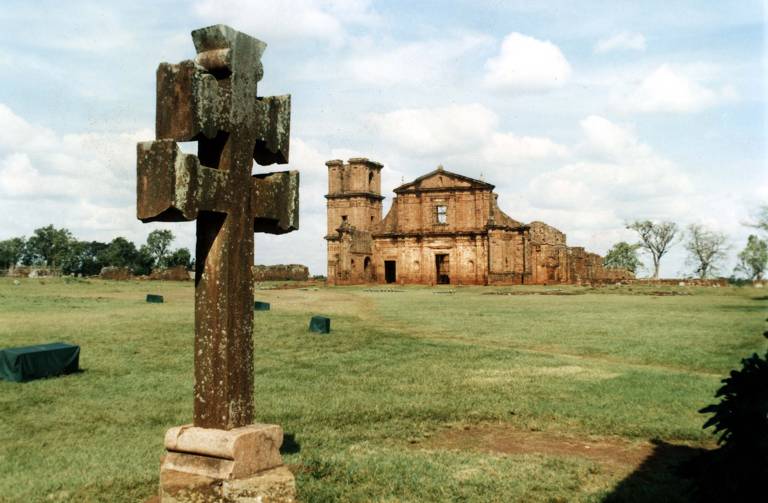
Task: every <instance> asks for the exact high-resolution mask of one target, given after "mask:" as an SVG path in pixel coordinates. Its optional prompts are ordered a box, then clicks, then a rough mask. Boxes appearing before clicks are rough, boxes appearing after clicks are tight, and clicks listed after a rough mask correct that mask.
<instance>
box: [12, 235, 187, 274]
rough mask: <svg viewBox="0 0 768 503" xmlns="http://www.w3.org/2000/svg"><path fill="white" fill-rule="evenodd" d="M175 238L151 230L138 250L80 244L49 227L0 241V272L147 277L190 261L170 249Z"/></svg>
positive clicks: (118, 241)
mask: <svg viewBox="0 0 768 503" xmlns="http://www.w3.org/2000/svg"><path fill="white" fill-rule="evenodd" d="M174 239H175V236H174V235H173V233H172V232H171V231H170V230H154V231H152V232H150V233H149V235H148V236H147V241H146V243H144V244H143V245H141V246H139V247H138V248H137V247H136V245H135V244H134V243H132V242H131V241H129V240H128V239H126V238H124V237H116V238H115V239H113V240H112V241H110V242H109V243H103V242H101V241H80V240H78V239H76V238H75V237H74V236H73V234H72V233H71V232H70V231H69V230H68V229H65V228H61V229H57V228H56V227H54V226H53V225H48V226H46V227H40V228H39V229H35V231H34V232H33V233H32V235H31V236H30V237H29V238H26V237H24V236H22V237H15V238H11V239H6V240H4V241H0V269H8V268H11V267H14V266H18V265H26V266H47V267H51V268H54V269H61V272H62V273H64V274H81V275H83V276H94V275H97V274H99V273H100V272H101V269H102V267H107V266H113V267H126V268H128V269H130V270H131V271H132V272H133V273H134V274H139V275H142V274H149V273H150V272H152V270H153V269H156V268H158V267H172V266H178V265H181V266H184V267H186V268H187V269H191V268H192V267H193V266H194V259H193V258H192V255H191V254H190V252H189V250H188V249H187V248H177V249H175V250H172V249H171V245H172V243H173V241H174Z"/></svg>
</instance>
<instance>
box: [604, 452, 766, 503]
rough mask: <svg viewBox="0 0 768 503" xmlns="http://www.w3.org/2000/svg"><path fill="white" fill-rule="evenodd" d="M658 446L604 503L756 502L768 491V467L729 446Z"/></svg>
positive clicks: (620, 483)
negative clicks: (707, 447)
mask: <svg viewBox="0 0 768 503" xmlns="http://www.w3.org/2000/svg"><path fill="white" fill-rule="evenodd" d="M652 442H653V444H654V449H653V452H652V453H651V454H650V455H649V456H648V457H647V458H646V459H645V461H643V462H642V464H640V466H638V467H637V469H636V470H635V471H634V472H632V473H631V474H629V475H628V476H627V477H626V478H625V479H624V480H622V481H621V482H619V484H618V485H617V486H616V488H615V489H614V490H613V491H612V492H611V493H610V494H608V495H607V496H606V497H605V499H604V500H603V501H606V502H636V503H650V502H659V501H664V502H721V501H750V500H752V498H754V497H755V496H754V495H758V494H761V493H763V494H764V492H765V487H764V485H761V484H764V482H763V481H764V480H765V477H766V476H768V468H766V467H764V465H763V463H762V462H761V461H760V460H756V459H745V457H744V456H739V455H735V454H734V453H729V452H728V451H726V450H724V449H723V448H720V449H715V450H709V449H703V448H698V447H689V446H685V445H674V444H670V443H667V442H664V441H661V440H653V441H652ZM755 501H757V500H755Z"/></svg>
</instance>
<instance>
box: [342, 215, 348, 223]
mask: <svg viewBox="0 0 768 503" xmlns="http://www.w3.org/2000/svg"><path fill="white" fill-rule="evenodd" d="M345 223H347V216H346V215H342V216H341V224H342V225H344V224H345Z"/></svg>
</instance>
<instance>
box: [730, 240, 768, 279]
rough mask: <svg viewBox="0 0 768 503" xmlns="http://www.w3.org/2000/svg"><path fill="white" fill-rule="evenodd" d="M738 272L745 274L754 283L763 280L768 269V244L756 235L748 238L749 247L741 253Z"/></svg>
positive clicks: (737, 267)
mask: <svg viewBox="0 0 768 503" xmlns="http://www.w3.org/2000/svg"><path fill="white" fill-rule="evenodd" d="M738 258H739V264H738V265H737V266H736V270H737V271H740V272H743V273H744V274H746V275H747V277H748V278H749V279H751V280H752V281H755V280H757V281H760V280H761V279H763V273H764V272H765V269H766V267H768V242H766V241H764V240H762V239H760V238H759V237H757V236H755V235H754V234H752V235H750V236H749V237H748V238H747V246H746V247H745V248H744V249H743V250H742V251H741V252H740V253H739V255H738Z"/></svg>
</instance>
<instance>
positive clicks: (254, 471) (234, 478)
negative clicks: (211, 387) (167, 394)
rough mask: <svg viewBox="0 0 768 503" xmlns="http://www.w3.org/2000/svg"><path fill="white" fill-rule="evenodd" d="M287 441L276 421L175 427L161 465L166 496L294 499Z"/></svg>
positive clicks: (283, 502)
mask: <svg viewBox="0 0 768 503" xmlns="http://www.w3.org/2000/svg"><path fill="white" fill-rule="evenodd" d="M282 443H283V430H282V429H281V428H280V427H279V426H277V425H274V424H253V425H249V426H244V427H242V428H235V429H232V430H217V429H211V428H198V427H195V426H191V425H188V426H179V427H175V428H171V429H170V430H168V432H167V433H166V434H165V449H166V454H165V456H163V459H162V464H161V467H160V501H161V502H162V503H192V502H195V503H203V502H227V503H229V502H232V503H235V502H237V503H245V502H248V503H292V502H294V501H295V500H296V487H295V483H294V478H293V474H292V473H291V472H290V470H288V468H286V467H285V466H283V460H282V458H281V456H280V445H281V444H282Z"/></svg>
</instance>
